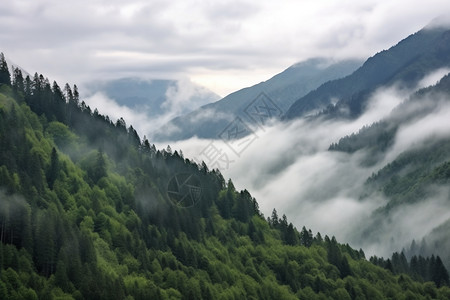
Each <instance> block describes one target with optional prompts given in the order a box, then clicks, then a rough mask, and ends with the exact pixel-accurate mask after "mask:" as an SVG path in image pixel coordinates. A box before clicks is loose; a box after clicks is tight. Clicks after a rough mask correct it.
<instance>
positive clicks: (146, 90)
mask: <svg viewBox="0 0 450 300" xmlns="http://www.w3.org/2000/svg"><path fill="white" fill-rule="evenodd" d="M85 88H86V89H87V93H86V96H92V95H93V94H95V93H103V94H105V95H106V96H107V97H108V98H110V99H113V100H115V101H116V102H117V103H118V104H119V105H122V106H127V107H129V108H131V109H136V110H139V111H145V112H146V114H147V115H148V116H149V117H155V116H160V115H163V114H166V113H168V112H176V113H177V114H185V113H188V112H190V111H191V110H194V109H196V108H198V107H200V106H202V105H205V104H207V103H211V102H214V101H217V100H219V99H220V96H219V95H217V94H215V93H213V92H211V91H209V90H208V89H206V88H204V87H201V86H199V85H196V84H194V83H192V82H191V81H189V80H144V79H139V78H120V79H114V80H98V81H93V82H89V83H87V84H86V86H85Z"/></svg>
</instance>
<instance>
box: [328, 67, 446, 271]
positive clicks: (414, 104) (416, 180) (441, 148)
mask: <svg viewBox="0 0 450 300" xmlns="http://www.w3.org/2000/svg"><path fill="white" fill-rule="evenodd" d="M449 107H450V75H447V76H445V77H444V78H442V79H441V80H440V82H439V83H438V84H436V85H434V86H431V87H428V88H424V89H421V90H419V91H418V92H416V93H415V94H414V95H412V96H411V97H410V98H409V99H407V100H405V101H404V102H403V103H402V104H400V105H399V106H398V107H397V108H396V109H395V110H394V111H393V112H392V113H391V114H390V116H389V117H388V118H386V119H384V120H381V121H380V122H377V123H375V124H373V125H371V126H368V127H365V128H363V129H361V130H360V131H359V132H358V133H357V134H352V135H350V136H346V137H344V138H341V139H340V140H339V142H338V143H336V144H332V145H331V146H330V150H332V151H342V152H347V153H355V152H360V153H364V154H365V155H364V156H363V158H362V160H361V162H362V164H364V165H375V164H377V163H380V162H383V161H384V160H385V159H386V158H389V157H392V155H394V156H393V157H392V159H391V160H388V162H387V164H386V165H385V166H383V167H382V168H381V169H380V170H379V171H377V172H375V173H374V174H373V175H372V176H371V177H370V178H369V179H368V180H367V183H366V186H365V193H366V194H365V195H363V197H364V198H369V197H371V196H373V195H375V194H377V193H381V194H382V195H383V197H385V198H386V199H387V203H386V205H384V206H382V207H380V208H379V209H378V210H377V211H375V212H374V213H373V214H372V216H371V218H370V219H368V220H367V222H366V223H365V224H363V225H362V228H360V229H361V231H362V233H361V237H362V238H363V239H366V240H370V239H373V240H377V239H378V238H380V237H382V236H385V235H386V232H389V229H388V228H390V227H391V226H393V224H395V222H396V219H398V218H400V217H399V215H400V214H399V212H400V211H402V210H404V211H406V210H407V209H408V210H410V211H411V215H414V214H413V212H415V213H416V214H419V215H420V212H419V211H417V210H418V209H421V210H423V212H422V214H424V213H425V211H426V210H431V209H433V208H436V213H435V214H434V219H433V220H429V223H430V224H435V226H436V227H437V229H435V230H432V232H430V231H427V232H418V233H417V240H421V239H422V238H423V237H424V236H425V240H426V241H427V243H426V244H427V245H428V246H427V247H423V249H422V251H416V250H418V249H415V250H412V251H410V253H411V255H413V254H421V255H427V254H431V253H435V254H439V255H441V257H442V258H443V261H444V263H445V264H446V265H447V266H450V257H449V256H448V253H449V251H450V248H449V245H450V237H449V236H448V235H445V234H442V232H443V229H444V228H448V224H449V222H450V219H448V216H449V214H450V211H449V210H448V204H449V203H450V197H449V195H450V194H448V192H449V191H447V187H448V182H449V179H450V168H449V163H450V134H449V133H448V128H447V127H448V125H446V123H445V121H444V120H448V113H449ZM439 116H441V117H442V118H443V119H441V118H439ZM443 122H444V123H443ZM414 124H423V125H422V126H420V125H415V127H413V128H415V130H414V131H412V132H411V131H408V132H410V135H412V136H411V139H412V142H410V143H409V144H408V145H405V147H406V146H407V147H406V149H403V150H401V151H400V152H399V153H397V152H398V150H396V149H402V147H400V146H401V142H399V140H401V135H402V132H404V130H405V128H408V127H409V128H411V126H414ZM447 124H448V123H447ZM420 130H423V131H424V133H421V132H420ZM403 148H404V147H403ZM368 233H370V235H368ZM429 234H430V235H429ZM428 235H429V236H428ZM392 238H395V237H394V236H393V237H392ZM403 246H405V247H406V248H407V246H409V245H403ZM411 255H409V256H411Z"/></svg>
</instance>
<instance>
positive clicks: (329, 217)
mask: <svg viewBox="0 0 450 300" xmlns="http://www.w3.org/2000/svg"><path fill="white" fill-rule="evenodd" d="M414 91H415V89H413V90H409V91H408V90H404V89H401V88H400V87H399V86H397V85H394V86H392V87H387V88H380V89H379V90H377V91H376V92H375V93H374V95H373V96H372V97H371V99H370V102H369V105H368V106H367V111H366V112H365V113H364V114H363V115H362V116H361V117H360V118H358V119H357V120H351V121H345V120H338V121H336V120H315V121H306V120H304V119H299V120H294V121H293V122H291V123H276V124H274V125H273V126H270V127H265V128H263V129H260V130H259V131H257V132H256V135H257V138H256V139H254V141H253V142H252V143H251V144H250V145H249V146H248V147H247V148H246V149H245V150H244V151H242V153H241V154H239V155H237V154H236V153H233V151H232V150H231V149H230V147H229V146H230V145H229V144H227V143H226V142H224V141H222V140H212V141H211V140H202V139H197V138H194V139H190V140H187V141H181V142H175V143H170V144H171V146H172V149H182V150H183V153H184V155H185V156H186V157H191V158H194V157H195V158H197V160H198V161H201V160H204V161H205V162H206V163H207V164H209V165H210V166H211V161H208V157H207V156H205V155H202V153H204V152H207V151H205V149H211V148H207V147H210V145H211V143H212V144H213V145H214V146H215V148H216V149H217V150H218V151H220V152H219V153H220V155H222V154H223V153H226V154H227V156H228V158H229V160H230V161H231V162H230V164H229V168H228V169H225V170H222V173H223V174H224V177H225V178H232V180H233V182H234V184H235V186H236V187H237V188H238V189H244V188H245V189H248V190H249V191H250V193H251V194H252V195H253V196H254V197H255V198H256V199H257V201H258V203H259V206H260V209H261V210H262V212H263V213H264V214H265V215H266V216H270V214H271V211H272V209H273V208H276V209H277V211H278V214H279V215H282V214H286V215H287V217H288V220H289V221H291V222H293V223H294V225H295V226H296V227H297V228H301V227H302V226H304V225H305V226H306V227H308V228H311V229H312V230H313V231H315V232H317V231H319V232H321V233H322V234H328V235H330V236H331V235H335V236H336V238H337V239H338V240H339V241H341V242H349V243H350V244H351V245H353V246H355V247H357V248H359V247H363V249H365V251H366V249H367V251H366V253H367V254H369V255H373V254H377V255H384V256H386V255H390V253H392V252H393V251H399V250H401V248H402V247H404V246H405V245H406V244H408V243H410V242H411V240H412V239H413V238H416V240H417V239H418V238H419V239H420V238H421V237H422V236H423V235H425V234H426V233H428V232H429V231H430V230H431V229H432V228H434V227H435V226H437V225H438V224H439V223H440V222H441V221H443V220H446V219H447V218H448V217H449V214H448V213H447V211H448V210H447V209H445V210H444V209H442V207H444V206H443V201H444V200H443V199H444V198H443V196H442V195H445V191H442V190H441V189H440V188H436V189H434V190H435V191H436V193H435V194H433V195H432V196H430V198H429V199H428V200H427V201H425V202H422V203H420V205H418V206H411V207H409V206H407V207H404V208H403V207H402V208H400V209H397V210H394V211H392V214H391V216H390V220H391V223H386V224H384V223H383V224H380V228H381V230H385V232H378V233H374V234H373V236H370V235H367V236H365V237H364V239H362V238H361V230H362V229H364V228H365V227H364V225H365V224H367V223H368V220H370V218H371V216H372V213H373V212H374V211H375V210H376V209H377V208H379V207H382V206H384V205H385V204H386V203H387V199H385V198H384V197H383V196H381V195H378V194H371V195H370V197H366V198H361V196H362V195H364V194H366V193H367V191H366V190H365V188H364V182H365V181H366V180H367V178H368V177H370V176H371V174H372V173H373V172H377V171H378V170H379V169H380V168H382V167H383V166H385V165H386V164H387V163H389V162H390V161H392V160H393V159H395V158H396V157H397V155H398V154H400V153H401V152H402V151H404V150H407V149H414V148H415V147H421V146H423V145H424V144H426V143H427V142H428V141H429V139H430V137H431V136H433V135H434V136H436V137H440V138H442V137H449V136H450V130H449V129H450V128H449V123H448V121H446V120H448V116H449V115H450V103H449V102H448V101H447V102H440V103H439V101H437V99H431V101H430V102H428V101H426V100H423V101H422V102H420V103H416V104H415V107H414V109H416V110H417V111H422V110H423V108H424V107H431V106H435V109H434V110H429V108H427V110H428V111H429V114H428V115H425V116H424V115H422V116H420V117H418V119H417V118H416V119H415V120H414V121H412V122H411V123H406V124H404V125H403V126H401V127H400V128H399V130H398V133H397V135H396V138H395V143H394V146H393V147H392V148H391V149H390V150H389V151H388V153H387V155H386V156H385V158H384V159H382V161H379V162H378V163H377V164H375V165H373V166H363V165H361V161H362V160H363V158H364V157H366V155H367V153H365V151H364V150H360V151H357V152H356V153H353V154H348V153H341V152H335V151H332V152H331V151H327V149H328V146H329V145H330V144H331V143H334V142H337V141H338V140H339V139H340V138H341V137H343V136H345V135H349V134H351V133H354V132H357V131H358V130H359V129H360V128H361V127H362V126H364V125H370V124H372V123H373V122H375V121H379V120H381V119H383V118H386V117H387V116H388V115H390V113H391V111H392V109H393V108H394V107H396V106H397V105H398V104H400V103H402V102H403V101H404V100H405V99H407V98H408V96H409V95H410V94H412V93H413V92H414ZM239 142H245V139H242V140H240V141H238V142H237V143H239ZM165 144H167V142H166V143H165ZM163 146H165V145H159V147H163ZM218 155H219V154H218ZM222 162H223V161H222ZM222 166H224V164H222ZM414 218H416V219H417V223H414V221H413V220H414ZM431 219H433V221H429V222H428V223H427V220H431ZM419 227H420V228H419ZM416 228H417V231H416V230H415V229H416ZM386 232H387V233H386ZM385 233H386V234H385ZM391 237H395V242H394V243H391V242H390V240H391ZM380 244H381V245H382V247H380Z"/></svg>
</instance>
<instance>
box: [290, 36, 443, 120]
mask: <svg viewBox="0 0 450 300" xmlns="http://www.w3.org/2000/svg"><path fill="white" fill-rule="evenodd" d="M449 66H450V30H449V29H448V28H443V27H425V28H424V29H422V30H420V31H419V32H417V33H415V34H413V35H411V36H409V37H407V38H406V39H404V40H402V41H401V42H399V43H398V44H397V45H395V46H393V47H392V48H390V49H389V50H385V51H382V52H380V53H378V54H376V55H374V56H373V57H371V58H369V59H368V60H367V61H366V62H365V63H364V64H363V65H362V66H361V67H360V68H359V69H358V70H356V71H355V72H354V73H352V74H351V75H349V76H347V77H345V78H341V79H337V80H333V81H330V82H327V83H325V84H323V85H322V86H320V87H319V88H318V89H317V90H314V91H312V92H310V93H309V94H307V95H306V96H304V97H302V98H300V99H298V100H297V101H296V102H295V103H294V104H292V106H291V107H290V108H289V110H288V111H287V112H286V115H285V117H286V119H294V118H298V117H302V116H304V115H306V114H308V113H309V112H311V111H313V110H317V109H318V108H320V107H321V108H322V109H324V108H326V107H327V106H329V105H330V104H333V106H331V109H330V108H329V111H328V112H327V113H328V114H331V115H333V114H335V115H341V114H342V112H345V114H344V115H345V116H346V117H348V116H352V117H354V116H358V115H359V114H360V113H361V112H362V110H363V109H364V105H365V104H366V101H367V99H368V97H369V96H370V94H371V93H372V92H374V91H375V90H376V89H377V88H378V87H380V86H388V85H391V84H402V85H404V86H407V87H412V86H414V85H416V84H417V83H418V81H419V80H421V79H422V78H423V77H424V76H425V75H427V74H428V73H430V72H432V71H433V70H435V69H438V68H442V67H449ZM333 102H337V104H336V105H335V106H334V103H333Z"/></svg>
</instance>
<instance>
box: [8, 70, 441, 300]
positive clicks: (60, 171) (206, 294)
mask: <svg viewBox="0 0 450 300" xmlns="http://www.w3.org/2000/svg"><path fill="white" fill-rule="evenodd" d="M17 78H19V77H18V76H17V77H16V79H15V81H16V80H17ZM15 84H16V85H17V89H18V90H20V92H22V91H21V87H19V86H20V85H18V83H17V82H16V83H15ZM17 97H18V96H17V95H16V96H11V95H7V94H6V93H0V150H1V151H0V177H1V188H2V191H1V192H0V197H1V202H0V279H1V280H0V298H1V299H53V298H54V299H297V298H300V299H303V298H306V299H327V298H334V299H357V298H358V299H383V298H401V297H403V295H415V296H417V297H418V298H425V297H426V296H427V295H434V296H436V297H437V298H439V297H441V298H442V297H445V296H446V295H448V293H449V292H448V288H447V287H446V286H444V287H439V288H438V287H437V286H433V285H430V284H423V283H421V282H415V281H413V280H412V279H411V278H409V277H407V276H404V275H401V276H403V277H399V276H398V275H394V274H392V273H391V272H389V271H386V270H385V269H384V268H382V267H379V266H376V265H375V264H372V263H370V262H368V261H366V260H365V259H364V255H363V253H362V254H361V252H362V251H356V250H353V249H351V248H350V247H349V246H348V245H341V244H338V243H337V241H336V239H335V238H334V237H333V238H332V239H330V238H328V237H325V238H324V239H322V237H321V236H320V234H317V236H316V237H313V234H312V232H311V230H307V229H306V228H303V229H302V231H301V232H298V231H297V229H296V228H295V227H294V226H293V225H292V223H289V222H288V221H287V218H286V217H285V216H283V217H282V218H278V215H277V213H276V210H274V213H273V215H272V218H271V219H270V220H269V222H267V221H266V220H265V219H264V217H263V216H262V214H261V213H260V212H259V210H258V205H257V203H256V200H255V199H254V198H252V196H251V195H250V193H249V192H248V191H246V190H244V191H240V192H239V191H236V190H235V188H234V185H233V183H232V181H231V180H229V181H228V183H227V184H225V180H224V179H223V177H222V175H221V174H220V172H218V171H217V170H211V171H209V170H208V169H207V168H205V167H204V166H199V165H197V164H195V163H193V162H191V161H190V160H188V159H184V158H183V157H182V156H180V155H179V154H178V152H177V151H175V152H173V153H172V150H170V151H169V150H168V151H165V150H163V151H159V150H156V148H155V147H154V145H150V144H149V142H148V140H145V139H144V141H143V142H141V141H140V139H139V138H138V137H137V134H136V132H135V131H134V130H133V129H132V127H130V128H129V129H126V126H125V121H123V120H119V121H118V122H116V123H113V122H111V121H110V120H109V119H108V118H107V117H103V116H101V115H99V114H98V112H95V111H94V113H92V112H91V110H90V108H89V107H87V106H86V105H85V104H83V102H82V103H80V101H79V99H78V97H79V96H78V91H77V89H76V86H75V87H74V88H73V89H72V88H71V87H70V86H69V85H66V87H65V89H64V93H63V92H62V91H61V90H60V89H59V87H58V86H57V85H56V84H53V87H51V88H49V84H48V82H47V80H45V79H44V77H43V76H42V75H41V76H38V75H37V74H36V75H35V76H34V79H33V80H31V79H30V78H28V80H27V79H25V81H24V103H21V104H19V102H18V100H17V99H16V98H17ZM18 98H20V97H18ZM20 101H22V100H20ZM75 145H76V146H75ZM96 149H99V150H96ZM179 173H183V174H186V173H187V174H193V175H195V176H196V177H198V179H199V182H200V185H201V186H200V187H201V190H202V196H201V199H200V201H198V203H196V204H195V205H194V206H193V207H190V208H183V207H178V206H176V205H175V204H174V203H172V202H171V200H170V199H169V197H168V195H167V187H168V182H169V180H170V179H171V178H173V176H174V175H176V174H179ZM413 278H414V277H413ZM400 279H401V280H400ZM444 284H445V282H444ZM439 285H441V283H440V284H439ZM408 293H409V294H408Z"/></svg>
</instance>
